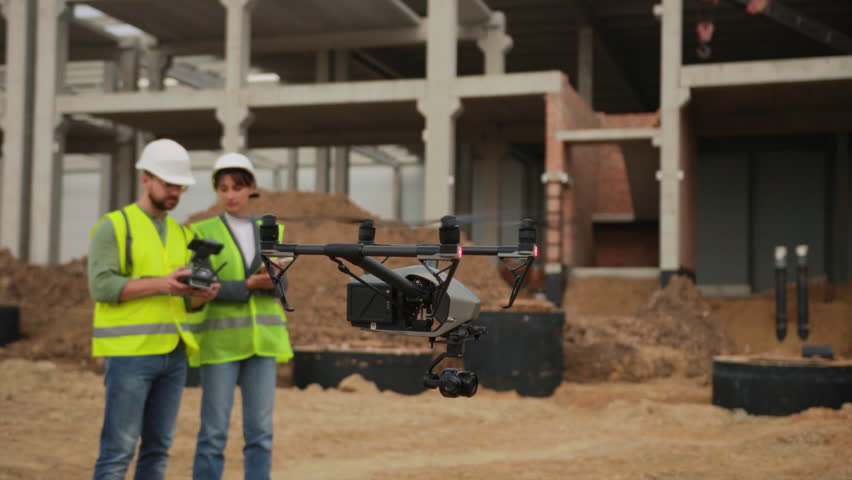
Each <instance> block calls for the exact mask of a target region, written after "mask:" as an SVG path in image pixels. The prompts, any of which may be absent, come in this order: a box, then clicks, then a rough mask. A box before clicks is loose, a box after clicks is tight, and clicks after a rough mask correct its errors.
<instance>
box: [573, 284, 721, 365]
mask: <svg viewBox="0 0 852 480" xmlns="http://www.w3.org/2000/svg"><path fill="white" fill-rule="evenodd" d="M594 280H595V282H593V285H591V286H590V285H585V286H580V287H579V289H580V290H584V291H587V292H588V291H590V290H597V288H593V287H600V286H602V285H604V284H605V283H606V280H603V279H594ZM584 281H585V280H578V281H577V282H575V284H576V283H579V284H580V285H582V284H583V282H584ZM634 282H635V281H634ZM640 286H641V283H640ZM575 288H577V287H576V285H575ZM640 288H641V287H640ZM574 295H576V293H575V292H569V294H568V295H567V298H572V297H573V298H576V297H575V296H574ZM611 295H612V294H611ZM590 296H592V297H593V296H594V295H590ZM613 297H614V298H617V297H615V295H613ZM635 298H636V297H634V299H635ZM615 303H618V302H615ZM624 306H625V304H622V305H621V306H620V307H619V308H624ZM583 308H587V307H583ZM710 313H711V308H710V305H709V303H708V302H707V301H706V300H705V299H704V297H703V296H702V295H701V293H700V292H699V291H698V289H697V288H696V287H695V285H693V284H692V282H691V281H690V280H689V279H688V278H685V277H674V278H673V279H672V280H671V282H670V283H669V285H668V286H667V287H666V289H665V290H662V291H659V292H657V293H654V294H652V295H651V297H650V300H649V301H648V302H647V303H646V306H645V307H644V308H640V309H639V310H638V311H636V312H635V313H634V314H633V315H589V314H577V315H570V314H569V315H567V316H566V326H565V337H564V342H563V348H564V355H565V366H566V372H565V378H566V379H570V380H574V381H600V380H626V381H642V380H647V379H650V378H657V377H668V376H672V375H684V376H688V377H699V376H707V375H709V374H710V368H711V364H712V357H713V356H714V355H717V354H720V353H731V352H732V351H733V349H734V344H733V342H732V341H731V340H730V338H728V336H727V335H726V334H725V332H724V330H723V329H722V326H721V324H720V323H719V322H718V321H717V320H716V319H714V318H713V317H712V316H711V315H710Z"/></svg>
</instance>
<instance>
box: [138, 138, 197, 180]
mask: <svg viewBox="0 0 852 480" xmlns="http://www.w3.org/2000/svg"><path fill="white" fill-rule="evenodd" d="M136 169H137V170H145V171H146V172H149V173H151V174H152V175H154V176H156V177H159V178H160V179H161V180H163V181H165V182H168V183H173V184H175V185H183V186H189V185H195V178H194V177H193V176H192V170H191V169H190V166H189V153H188V152H187V151H186V149H185V148H183V147H182V146H181V145H180V144H179V143H177V142H176V141H174V140H169V139H167V138H161V139H159V140H154V141H153V142H151V143H149V144H148V145H145V148H144V149H143V150H142V155H141V156H140V157H139V161H138V162H136Z"/></svg>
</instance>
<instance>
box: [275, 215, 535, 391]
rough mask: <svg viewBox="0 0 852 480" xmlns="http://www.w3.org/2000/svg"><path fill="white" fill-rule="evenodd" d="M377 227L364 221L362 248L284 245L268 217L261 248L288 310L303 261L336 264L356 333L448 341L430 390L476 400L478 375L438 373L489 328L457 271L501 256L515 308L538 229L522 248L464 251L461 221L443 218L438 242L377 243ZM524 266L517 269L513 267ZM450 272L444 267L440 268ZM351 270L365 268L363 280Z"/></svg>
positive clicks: (525, 230)
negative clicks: (289, 291)
mask: <svg viewBox="0 0 852 480" xmlns="http://www.w3.org/2000/svg"><path fill="white" fill-rule="evenodd" d="M375 235H376V228H375V223H374V222H373V221H372V220H370V219H365V220H363V221H362V223H361V226H360V227H359V229H358V243H332V244H326V245H299V244H287V243H278V226H277V219H276V217H275V216H273V215H264V216H263V222H262V224H261V226H260V250H261V256H262V258H263V261H264V263H265V264H266V267H267V271H268V272H269V275H270V277H271V278H272V281H273V283H274V284H275V286H276V291H277V293H278V295H279V297H280V299H281V304H282V306H283V307H284V309H285V310H287V311H288V312H292V311H294V309H293V308H292V307H291V306H290V304H289V303H288V302H287V298H286V296H285V292H284V289H283V288H281V286H280V285H281V283H282V278H283V276H284V274H285V272H286V271H287V269H289V268H290V267H291V266H292V265H293V264H294V263H295V260H296V258H298V257H299V256H300V255H323V256H327V257H328V258H329V259H331V261H333V262H334V263H336V264H337V268H338V270H339V271H340V272H342V273H344V274H346V275H349V276H350V277H352V280H351V281H350V283H349V284H348V286H347V303H346V318H347V320H348V321H349V323H350V324H351V325H352V326H354V327H359V328H362V329H365V330H369V331H375V332H384V333H391V334H396V335H408V336H419V337H425V338H428V339H429V342H430V343H431V344H432V345H434V344H435V343H444V344H446V345H447V349H446V351H445V352H443V353H441V354H440V355H439V356H438V357H437V358H436V359H435V360H434V361H433V362H432V365H431V366H430V367H429V370H428V371H427V373H426V375H425V377H424V385H425V386H427V387H429V388H438V389H439V391H440V392H441V394H442V395H443V396H445V397H458V396H465V397H470V396H473V395H474V394H475V393H476V390H477V388H478V379H477V377H476V374H475V373H473V372H467V371H462V370H458V369H445V370H444V371H443V372H442V373H441V374H440V375H439V374H437V373H433V372H432V370H433V369H434V368H435V366H436V365H437V364H438V363H440V361H441V360H443V359H444V358H447V357H453V358H462V357H463V356H464V344H465V343H467V342H469V341H472V340H477V339H479V337H480V336H482V335H484V334H485V333H486V331H485V327H483V326H477V325H471V322H473V321H474V320H476V319H477V318H478V317H479V308H480V301H479V298H478V297H477V296H476V295H474V294H473V292H471V291H470V290H469V289H468V288H467V287H466V286H464V285H463V284H462V283H461V282H459V281H458V280H455V279H454V278H453V277H454V276H455V273H456V269H457V268H458V265H459V262H460V261H461V259H462V257H463V256H465V255H481V256H496V257H498V258H499V259H500V260H501V261H502V262H503V264H504V265H505V266H506V268H507V269H508V270H509V271H510V272H511V273H512V275H513V276H514V283H513V285H512V289H511V292H510V295H509V301H508V303H507V304H506V305H505V306H504V307H503V308H510V307H511V306H512V304H513V303H514V302H515V299H516V298H517V296H518V293H519V292H520V289H521V287H522V286H523V283H524V280H525V279H526V276H527V273H528V272H529V270H530V267H531V266H532V263H533V262H534V261H535V257H536V256H537V255H538V247H537V246H536V244H535V241H536V230H535V223H534V222H533V221H532V220H530V219H525V220H523V221H521V224H520V227H519V229H518V244H517V245H506V246H493V247H486V246H463V245H461V233H460V231H459V227H458V224H457V223H456V218H455V217H453V216H446V217H444V218H442V219H441V226H440V228H439V229H438V238H439V241H440V243H438V244H421V245H381V244H376V243H375ZM272 257H291V258H293V260H294V261H292V262H289V263H287V265H286V266H283V267H282V266H279V265H278V264H276V263H274V262H272V261H271V260H270V258H272ZM374 257H378V258H382V257H384V259H385V260H387V258H390V257H407V258H416V259H417V260H419V262H420V265H412V266H408V267H402V268H396V269H391V268H389V267H387V266H385V265H384V260H383V261H381V262H380V261H378V260H376V259H375V258H374ZM511 261H514V262H520V265H516V266H510V265H509V263H508V262H511ZM442 263H443V265H446V266H443V268H439V267H440V266H441V265H442ZM349 265H353V266H356V267H360V268H361V269H363V270H364V272H365V273H364V274H363V275H356V274H355V273H353V272H352V271H351V270H350V269H349Z"/></svg>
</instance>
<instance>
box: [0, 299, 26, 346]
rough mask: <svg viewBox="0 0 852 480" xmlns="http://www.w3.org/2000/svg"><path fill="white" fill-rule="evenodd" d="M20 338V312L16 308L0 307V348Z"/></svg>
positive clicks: (9, 306)
mask: <svg viewBox="0 0 852 480" xmlns="http://www.w3.org/2000/svg"><path fill="white" fill-rule="evenodd" d="M20 338H21V312H20V310H19V309H18V307H16V306H11V305H2V306H0V346H3V345H6V344H9V343H12V342H14V341H17V340H18V339H20Z"/></svg>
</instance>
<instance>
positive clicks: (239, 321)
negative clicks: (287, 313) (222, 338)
mask: <svg viewBox="0 0 852 480" xmlns="http://www.w3.org/2000/svg"><path fill="white" fill-rule="evenodd" d="M255 322H257V324H258V325H271V326H277V325H283V324H284V323H283V322H282V321H281V318H280V317H278V316H277V315H257V316H256V317H255ZM251 325H252V323H251V317H234V318H207V319H205V320H204V321H203V322H202V323H198V324H195V325H192V327H191V328H192V332H193V333H201V332H208V331H210V330H233V329H235V328H246V327H251Z"/></svg>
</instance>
